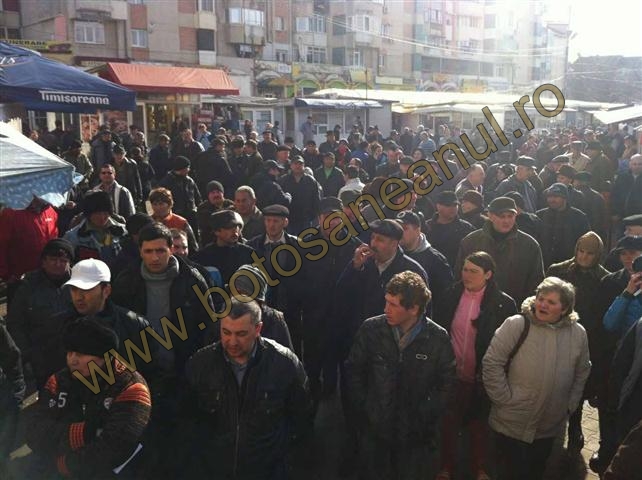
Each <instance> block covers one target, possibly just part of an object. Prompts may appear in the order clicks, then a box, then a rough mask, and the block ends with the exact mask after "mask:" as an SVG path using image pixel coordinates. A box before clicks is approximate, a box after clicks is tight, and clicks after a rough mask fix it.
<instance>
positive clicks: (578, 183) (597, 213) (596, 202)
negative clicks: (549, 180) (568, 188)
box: [573, 172, 609, 241]
mask: <svg viewBox="0 0 642 480" xmlns="http://www.w3.org/2000/svg"><path fill="white" fill-rule="evenodd" d="M592 178H593V175H592V174H591V172H577V175H575V180H574V181H573V186H574V187H575V190H576V191H578V192H580V193H581V194H582V195H584V209H583V210H582V211H583V212H584V213H585V214H586V216H587V217H588V220H589V223H590V224H591V230H593V231H594V232H595V233H597V234H598V235H599V236H600V238H602V240H603V241H604V240H606V239H607V237H606V232H607V229H608V225H609V217H608V210H607V208H606V201H605V200H604V197H603V196H602V195H600V193H599V192H598V191H596V190H594V189H593V188H591V183H592Z"/></svg>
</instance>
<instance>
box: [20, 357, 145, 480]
mask: <svg viewBox="0 0 642 480" xmlns="http://www.w3.org/2000/svg"><path fill="white" fill-rule="evenodd" d="M112 365H113V374H114V379H115V382H114V383H113V385H109V384H108V383H107V382H106V381H105V380H104V379H101V378H100V376H98V375H96V377H97V378H99V379H100V381H99V385H100V387H101V388H100V391H99V393H97V394H94V393H93V392H92V391H91V390H90V389H89V388H88V387H86V386H85V385H84V384H83V383H81V382H80V381H79V380H77V379H76V378H75V377H73V376H72V374H71V372H70V371H69V369H67V368H65V369H64V370H61V371H59V372H58V373H56V374H54V375H52V376H51V377H49V380H48V381H47V383H46V384H45V387H44V388H43V389H42V391H41V392H40V395H39V399H38V402H37V403H36V404H35V405H34V406H33V407H32V409H31V411H30V412H29V413H28V417H27V443H28V445H29V447H30V448H31V449H32V450H33V451H34V453H35V454H36V455H38V456H40V457H41V458H42V459H43V460H44V461H46V462H49V461H50V462H51V466H52V468H55V469H57V471H58V472H59V473H60V474H62V475H63V476H65V477H71V478H83V479H88V478H94V477H100V478H102V477H103V476H106V475H107V476H108V475H109V474H110V473H111V471H112V470H113V469H114V468H116V467H118V466H120V465H122V464H123V463H124V462H125V461H126V460H127V459H128V458H129V457H130V456H131V455H132V454H133V453H134V451H135V450H136V448H137V446H138V443H139V441H140V439H141V436H142V434H143V432H144V431H145V428H146V426H147V423H148V422H149V416H150V413H151V400H150V394H149V389H148V387H147V383H146V382H145V379H144V378H143V377H142V376H141V375H140V374H139V373H138V372H134V373H132V372H130V371H129V370H127V369H126V368H125V366H124V365H123V364H122V363H120V362H119V361H118V360H116V359H113V360H112ZM103 371H106V369H105V368H103ZM90 383H91V378H90Z"/></svg>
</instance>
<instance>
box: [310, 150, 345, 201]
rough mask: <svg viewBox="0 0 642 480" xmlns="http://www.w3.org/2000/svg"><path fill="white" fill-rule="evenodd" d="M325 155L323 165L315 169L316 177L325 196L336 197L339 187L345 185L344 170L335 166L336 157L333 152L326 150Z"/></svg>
mask: <svg viewBox="0 0 642 480" xmlns="http://www.w3.org/2000/svg"><path fill="white" fill-rule="evenodd" d="M322 155H323V165H322V166H320V167H319V168H317V169H316V170H315V171H314V178H316V180H317V182H319V185H321V189H322V191H323V196H324V197H336V196H337V195H338V194H339V189H340V188H341V187H343V186H344V185H345V180H344V179H343V172H342V171H341V170H340V169H339V168H337V167H336V166H335V157H334V153H332V152H325V153H323V154H322Z"/></svg>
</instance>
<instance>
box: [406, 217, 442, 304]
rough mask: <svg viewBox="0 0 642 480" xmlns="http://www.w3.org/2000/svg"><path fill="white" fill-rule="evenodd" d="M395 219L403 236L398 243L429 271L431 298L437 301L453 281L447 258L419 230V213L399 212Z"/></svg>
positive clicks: (407, 253)
mask: <svg viewBox="0 0 642 480" xmlns="http://www.w3.org/2000/svg"><path fill="white" fill-rule="evenodd" d="M397 221H398V222H399V223H400V224H401V226H402V227H403V237H402V238H401V242H400V243H399V244H400V245H401V247H402V248H403V251H404V253H405V254H406V255H408V256H409V257H410V258H412V259H413V260H415V261H416V262H417V263H418V264H419V265H421V266H422V267H423V269H424V270H425V271H426V272H430V286H431V288H432V290H431V292H432V293H433V295H432V298H433V299H434V300H435V301H439V298H440V296H441V295H442V293H443V292H445V291H446V290H447V289H448V288H449V287H450V286H451V285H452V283H453V272H452V269H451V268H450V265H449V264H448V260H447V259H446V257H444V256H443V255H442V254H441V253H440V252H439V251H438V250H437V249H435V248H433V247H432V245H430V242H428V239H427V238H426V236H425V235H424V234H423V233H422V232H421V226H422V225H421V223H422V222H421V218H420V216H419V215H417V214H416V213H415V212H413V211H403V212H399V213H398V214H397ZM435 308H436V307H435Z"/></svg>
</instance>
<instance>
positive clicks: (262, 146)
mask: <svg viewBox="0 0 642 480" xmlns="http://www.w3.org/2000/svg"><path fill="white" fill-rule="evenodd" d="M278 146H279V144H278V143H276V142H275V141H274V140H272V131H271V130H265V131H264V132H263V140H262V141H260V142H259V144H258V145H257V149H258V151H259V153H260V154H261V157H262V158H263V160H276V149H277V148H278Z"/></svg>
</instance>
